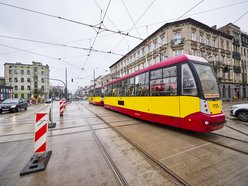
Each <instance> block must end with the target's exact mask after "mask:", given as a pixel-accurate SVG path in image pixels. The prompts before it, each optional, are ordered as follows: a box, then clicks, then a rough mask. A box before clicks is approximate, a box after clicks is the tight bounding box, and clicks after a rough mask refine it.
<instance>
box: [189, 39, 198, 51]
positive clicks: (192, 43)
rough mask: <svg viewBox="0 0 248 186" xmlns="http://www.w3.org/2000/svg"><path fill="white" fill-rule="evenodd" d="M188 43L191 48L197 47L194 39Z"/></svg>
mask: <svg viewBox="0 0 248 186" xmlns="http://www.w3.org/2000/svg"><path fill="white" fill-rule="evenodd" d="M190 45H191V48H192V49H195V50H196V49H197V47H198V43H197V42H196V41H191V43H190Z"/></svg>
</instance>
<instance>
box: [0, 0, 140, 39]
mask: <svg viewBox="0 0 248 186" xmlns="http://www.w3.org/2000/svg"><path fill="white" fill-rule="evenodd" d="M0 5H4V6H8V7H11V8H16V9H20V10H23V11H28V12H32V13H36V14H40V15H43V16H48V17H52V18H56V19H60V20H63V21H68V22H71V23H75V24H80V25H83V26H87V27H90V28H93V29H100V30H102V31H106V32H112V33H115V34H120V35H125V36H128V37H131V38H134V39H138V40H142V38H139V37H137V36H133V35H130V34H129V33H124V32H122V31H119V30H118V31H115V30H110V29H107V28H104V27H100V26H97V25H91V24H88V23H83V22H80V21H75V20H73V19H68V18H64V17H61V16H55V15H52V14H48V13H44V12H40V11H36V10H31V9H27V8H23V7H20V6H15V5H11V4H7V3H3V2H0Z"/></svg>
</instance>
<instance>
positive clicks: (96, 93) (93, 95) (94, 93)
mask: <svg viewBox="0 0 248 186" xmlns="http://www.w3.org/2000/svg"><path fill="white" fill-rule="evenodd" d="M88 101H89V103H91V104H94V105H100V106H103V104H104V89H103V87H102V86H101V87H96V88H94V89H91V90H90V91H89V97H88Z"/></svg>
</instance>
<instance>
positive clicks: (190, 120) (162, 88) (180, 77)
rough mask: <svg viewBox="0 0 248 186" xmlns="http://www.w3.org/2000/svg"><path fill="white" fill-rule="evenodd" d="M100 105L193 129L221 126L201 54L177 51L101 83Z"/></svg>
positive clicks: (208, 71) (222, 120)
mask: <svg viewBox="0 0 248 186" xmlns="http://www.w3.org/2000/svg"><path fill="white" fill-rule="evenodd" d="M104 92H105V95H104V107H105V108H107V109H111V110H114V111H117V112H121V113H123V114H127V115H130V116H133V117H136V118H139V119H142V120H147V121H150V122H155V123H160V124H164V125H170V126H173V127H178V128H182V129H186V130H191V131H196V132H210V131H214V130H218V129H220V128H222V127H223V126H224V123H225V115H224V113H223V111H222V101H221V97H220V92H219V87H218V84H217V81H216V78H215V75H214V73H213V71H212V68H211V67H210V65H209V63H208V62H207V61H206V60H205V59H203V58H201V57H196V56H190V55H180V56H176V57H172V58H168V59H167V60H165V61H162V62H160V63H157V64H154V65H152V66H149V67H147V68H144V69H142V70H139V71H136V72H134V73H132V74H129V75H127V76H124V77H122V78H119V79H116V80H113V81H112V82H109V83H108V84H106V85H104Z"/></svg>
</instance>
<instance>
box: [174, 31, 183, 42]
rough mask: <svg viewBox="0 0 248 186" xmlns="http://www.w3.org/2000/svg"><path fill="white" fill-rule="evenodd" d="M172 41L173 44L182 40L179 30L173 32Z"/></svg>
mask: <svg viewBox="0 0 248 186" xmlns="http://www.w3.org/2000/svg"><path fill="white" fill-rule="evenodd" d="M173 41H174V44H175V45H177V44H179V43H181V42H182V37H181V32H174V35H173Z"/></svg>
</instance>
